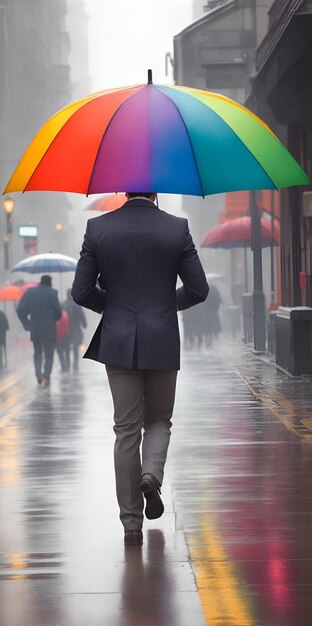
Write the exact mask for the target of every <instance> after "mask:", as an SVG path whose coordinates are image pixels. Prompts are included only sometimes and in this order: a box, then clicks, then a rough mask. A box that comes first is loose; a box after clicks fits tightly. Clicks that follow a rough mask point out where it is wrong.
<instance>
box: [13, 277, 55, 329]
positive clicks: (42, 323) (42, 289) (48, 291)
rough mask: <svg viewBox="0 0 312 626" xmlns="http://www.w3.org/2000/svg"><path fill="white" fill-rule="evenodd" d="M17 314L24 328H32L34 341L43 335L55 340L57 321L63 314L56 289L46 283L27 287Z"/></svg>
mask: <svg viewBox="0 0 312 626" xmlns="http://www.w3.org/2000/svg"><path fill="white" fill-rule="evenodd" d="M17 315H18V317H19V319H20V320H21V322H22V324H23V326H24V329H25V330H30V338H31V340H32V341H33V340H34V339H36V338H41V337H46V338H50V339H54V340H55V339H56V326H55V323H56V321H57V320H59V319H60V318H61V315H62V309H61V305H60V302H59V299H58V295H57V291H56V289H53V288H52V287H50V286H48V285H45V284H39V285H38V287H31V288H30V289H27V291H26V292H25V293H24V295H23V297H22V298H21V300H20V301H19V304H18V307H17Z"/></svg>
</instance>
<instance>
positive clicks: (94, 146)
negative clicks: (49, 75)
mask: <svg viewBox="0 0 312 626" xmlns="http://www.w3.org/2000/svg"><path fill="white" fill-rule="evenodd" d="M309 183H310V179H309V178H308V176H307V175H306V174H305V172H304V171H303V170H302V169H301V167H300V165H299V164H298V163H297V162H296V161H295V160H294V158H293V157H292V156H291V155H290V153H289V152H288V151H287V150H286V148H285V147H284V146H283V145H282V144H281V142H280V141H279V140H278V138H277V137H276V136H275V135H274V134H273V132H272V131H271V130H270V129H269V128H268V126H266V124H264V122H263V121H261V120H260V119H259V118H258V117H256V116H255V115H254V114H253V113H251V112H250V111H248V110H247V109H246V108H245V107H243V106H242V105H240V104H238V103H237V102H234V101H233V100H230V99H229V98H226V97H225V96H223V95H220V94H216V93H211V92H208V91H202V90H199V89H193V88H190V87H179V86H177V85H170V86H168V85H167V86H166V85H155V84H153V83H152V78H151V71H150V70H149V82H148V83H147V84H143V85H134V86H130V87H124V88H117V89H109V90H106V91H102V92H100V93H96V94H93V95H90V96H88V97H87V98H83V99H82V100H78V101H77V102H74V103H73V104H70V105H69V106H67V107H65V108H64V109H62V110H61V111H59V112H58V113H56V115H54V116H53V117H52V118H51V119H49V120H48V121H47V122H46V124H45V125H44V126H43V127H42V128H41V130H39V132H38V133H37V135H36V136H35V137H34V139H33V141H32V142H31V143H30V145H29V147H28V148H27V150H26V152H25V154H24V156H23V157H22V159H21V161H20V163H19V164H18V165H17V167H16V169H15V171H14V173H13V175H12V177H11V179H10V181H9V183H8V185H7V187H6V189H5V192H4V193H9V192H14V191H66V192H77V193H83V194H87V195H88V194H93V193H94V194H96V193H105V192H118V191H125V190H126V191H155V192H159V193H177V194H189V195H195V196H206V195H208V194H215V193H221V192H226V191H238V190H248V189H275V188H281V187H288V186H291V185H301V184H303V185H304V184H309Z"/></svg>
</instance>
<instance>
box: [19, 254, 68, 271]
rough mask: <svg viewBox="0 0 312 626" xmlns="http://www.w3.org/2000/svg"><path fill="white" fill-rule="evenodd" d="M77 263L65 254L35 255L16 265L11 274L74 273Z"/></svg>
mask: <svg viewBox="0 0 312 626" xmlns="http://www.w3.org/2000/svg"><path fill="white" fill-rule="evenodd" d="M76 265H77V261H76V259H73V258H72V257H70V256H65V254H56V253H52V252H49V253H47V254H35V255H34V256H29V257H27V258H26V259H23V261H20V262H19V263H17V265H14V267H13V268H12V269H11V272H28V273H29V274H51V273H53V272H58V273H59V274H62V273H63V272H74V271H75V269H76Z"/></svg>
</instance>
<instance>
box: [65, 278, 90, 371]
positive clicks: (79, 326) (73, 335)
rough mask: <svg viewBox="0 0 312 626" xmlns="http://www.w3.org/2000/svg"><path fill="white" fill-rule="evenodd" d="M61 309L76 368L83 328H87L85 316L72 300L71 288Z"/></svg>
mask: <svg viewBox="0 0 312 626" xmlns="http://www.w3.org/2000/svg"><path fill="white" fill-rule="evenodd" d="M63 309H64V310H65V311H66V313H67V315H68V341H69V351H70V349H72V351H73V370H74V372H76V371H77V370H78V364H79V361H78V356H79V349H80V345H81V344H82V342H83V329H84V328H87V320H86V316H85V314H84V312H83V310H82V308H81V307H80V306H78V304H76V302H74V300H73V298H72V295H71V289H68V290H67V298H66V300H65V301H64V302H63Z"/></svg>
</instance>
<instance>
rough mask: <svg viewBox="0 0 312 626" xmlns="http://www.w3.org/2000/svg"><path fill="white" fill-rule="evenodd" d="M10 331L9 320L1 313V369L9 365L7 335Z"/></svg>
mask: <svg viewBox="0 0 312 626" xmlns="http://www.w3.org/2000/svg"><path fill="white" fill-rule="evenodd" d="M9 329H10V326H9V322H8V318H7V316H6V314H5V313H4V311H0V369H3V366H4V365H5V366H6V365H7V351H6V334H7V331H8V330H9Z"/></svg>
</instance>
